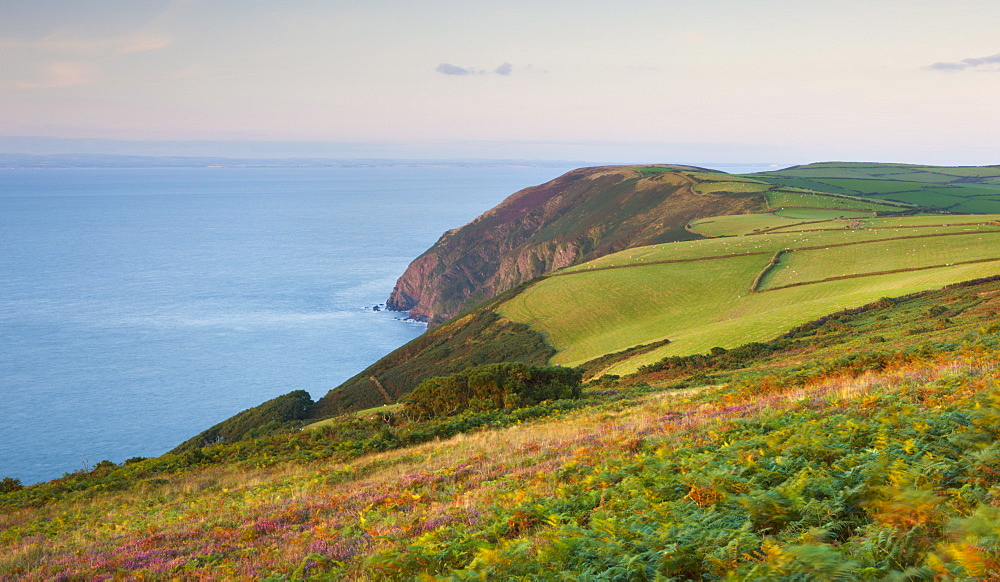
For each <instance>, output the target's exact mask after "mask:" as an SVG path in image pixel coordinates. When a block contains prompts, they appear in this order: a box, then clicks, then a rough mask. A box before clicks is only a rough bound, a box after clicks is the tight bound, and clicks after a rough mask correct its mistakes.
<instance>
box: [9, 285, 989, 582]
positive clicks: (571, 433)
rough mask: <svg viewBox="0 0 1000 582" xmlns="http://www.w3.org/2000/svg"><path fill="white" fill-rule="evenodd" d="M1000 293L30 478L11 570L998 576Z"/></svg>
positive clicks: (56, 573)
mask: <svg viewBox="0 0 1000 582" xmlns="http://www.w3.org/2000/svg"><path fill="white" fill-rule="evenodd" d="M998 311H1000V283H998V282H995V281H994V282H990V283H984V284H979V285H973V286H965V287H960V288H956V289H950V290H946V291H944V292H932V293H928V294H924V295H923V296H919V297H913V298H910V299H907V300H903V301H898V302H886V304H885V305H884V306H880V307H873V308H871V309H869V310H866V311H862V312H859V313H856V314H840V315H837V316H836V317H833V318H828V319H826V320H823V321H820V322H816V324H815V325H813V326H811V327H808V328H803V329H800V330H798V331H797V332H796V338H795V339H793V340H787V341H785V343H784V344H783V345H784V347H782V348H778V351H776V352H774V353H773V354H772V356H771V357H770V358H765V359H761V360H759V361H758V362H757V363H756V366H755V367H754V368H750V369H745V370H736V371H732V370H716V369H711V368H709V369H704V370H701V371H700V372H701V373H702V374H705V373H707V374H709V375H710V377H709V378H708V380H709V381H710V382H719V381H723V382H724V383H725V385H709V386H704V387H701V388H692V389H687V390H680V391H676V390H674V391H666V392H657V391H655V390H653V391H651V390H650V389H649V388H642V387H641V386H636V387H634V388H627V387H625V386H624V385H622V386H617V387H612V388H611V389H608V388H607V387H604V388H598V389H594V390H593V391H591V392H590V395H589V396H588V398H587V400H586V401H585V402H583V403H582V406H581V407H577V408H574V409H567V410H564V411H562V412H559V411H557V410H553V411H552V412H551V413H550V414H551V415H550V416H549V417H548V418H546V419H536V420H531V421H525V423H524V424H518V425H516V426H508V427H507V428H501V429H498V430H488V431H483V432H474V433H467V434H462V435H460V436H457V437H454V438H451V439H447V440H443V441H434V442H428V443H425V444H421V445H416V446H412V447H408V448H401V449H399V450H393V451H388V452H383V453H377V454H373V455H368V456H363V457H357V458H352V457H350V456H344V455H340V454H329V453H326V454H318V453H320V452H321V451H324V450H327V449H329V448H330V447H331V442H335V441H336V439H337V435H336V434H335V433H333V432H331V431H323V430H319V431H308V432H303V433H297V434H295V435H289V436H285V437H274V438H271V439H266V440H264V441H262V442H261V443H259V444H256V445H254V446H253V447H251V446H249V445H244V446H243V448H242V449H240V450H242V451H243V452H242V453H241V454H240V456H239V459H241V460H239V461H236V460H232V461H226V462H218V461H214V462H213V460H212V459H213V458H217V457H218V458H222V457H226V456H231V455H232V454H233V453H232V452H230V451H235V450H237V449H236V447H235V446H230V447H228V448H223V449H219V451H214V452H213V451H207V452H206V456H205V458H203V459H202V461H201V462H200V464H193V465H188V466H186V467H184V468H181V469H161V471H160V472H159V473H155V474H149V473H148V471H149V470H150V467H151V466H153V465H154V464H155V463H156V461H155V460H150V461H144V462H140V463H135V464H133V465H129V466H126V467H122V468H119V469H117V470H118V471H122V472H124V471H127V470H132V471H135V472H136V474H139V471H140V469H142V470H145V471H146V473H142V474H143V475H144V476H143V478H142V480H139V479H135V480H134V481H133V482H131V483H126V484H125V486H124V487H123V489H124V490H120V491H115V490H109V488H108V487H107V486H106V485H104V484H106V483H108V480H107V479H106V477H105V476H106V475H107V472H105V473H103V474H99V473H98V472H96V471H95V474H94V475H93V476H83V475H80V476H77V477H76V478H75V481H74V480H73V479H67V483H75V485H74V486H73V487H72V488H66V489H65V491H64V493H62V494H61V497H58V498H56V499H54V500H52V501H50V502H48V503H46V504H44V505H42V506H40V507H35V508H31V507H28V508H23V506H22V505H20V504H19V501H18V500H19V499H30V498H31V496H30V494H32V493H34V490H35V489H38V490H41V489H43V488H44V487H46V486H48V484H43V485H40V486H35V487H31V488H28V489H25V490H23V491H21V492H18V493H15V494H8V495H0V504H2V505H0V506H2V507H3V511H2V512H0V577H4V578H10V579H22V580H43V579H56V578H60V577H66V578H68V579H74V578H79V579H97V578H105V577H114V576H118V577H121V578H133V579H137V578H140V577H146V578H153V579H167V578H172V577H178V578H190V579H195V578H197V579H206V580H222V579H235V578H239V579H244V578H256V579H259V578H265V577H268V576H272V577H275V579H289V580H290V579H306V578H309V579H320V580H322V579H328V580H408V579H415V578H417V577H419V576H421V575H424V576H429V578H427V579H467V580H477V579H515V578H516V577H518V576H529V577H536V578H537V577H541V578H545V579H560V578H567V577H568V578H572V579H651V578H652V577H653V576H654V575H655V574H656V573H657V572H659V573H660V574H662V575H663V576H665V577H668V578H669V577H675V578H678V579H705V578H712V577H722V576H725V575H727V574H728V575H730V576H731V578H730V579H733V580H762V579H774V580H778V579H793V578H795V579H834V578H841V579H851V580H881V579H886V578H887V577H888V576H890V575H903V572H904V571H906V574H905V575H906V576H907V577H908V579H931V578H932V577H934V576H938V579H972V578H986V577H990V576H997V575H1000V566H998V564H1000V543H998V542H1000V528H998V526H997V524H998V523H1000V515H998V514H997V510H996V508H995V499H996V496H997V494H1000V462H998V460H997V459H998V458H1000V456H998V451H1000V441H998V437H1000V434H998V433H997V431H996V420H997V419H998V418H1000V395H998V394H997V391H996V386H997V384H998V383H1000V370H998V368H997V365H996V362H997V361H998V360H1000V352H998V349H1000V335H998V332H1000V326H997V325H993V322H995V321H996V315H997V312H998ZM914 327H919V328H923V329H926V331H921V332H919V333H917V334H910V335H907V334H906V333H905V332H907V331H912V330H913V328H914ZM888 331H895V332H898V337H897V336H890V337H888V338H884V337H882V334H883V333H887V332H888ZM931 339H933V340H936V343H930V342H928V341H927V340H931ZM873 340H878V341H877V343H872V342H873ZM949 340H950V341H952V342H955V343H951V344H944V343H941V342H944V341H949ZM915 342H920V343H919V345H914V343H915ZM865 346H867V347H868V348H869V352H870V350H871V349H875V350H878V352H870V353H867V354H866V353H864V352H865V351H866V350H865ZM859 347H860V349H859ZM901 348H906V349H907V350H908V351H906V352H898V351H896V350H897V349H901ZM859 356H860V357H859ZM817 358H823V359H819V360H817ZM831 358H834V359H831ZM702 377H703V378H704V376H702ZM644 378H648V379H650V380H652V379H653V374H649V375H647V376H646V377H644ZM640 379H643V378H636V379H633V380H640ZM678 379H682V378H673V379H672V380H669V381H670V382H677V381H678ZM356 422H361V421H356ZM393 430H394V431H396V432H397V433H398V434H404V427H395V428H394V429H393ZM88 479H89V481H88Z"/></svg>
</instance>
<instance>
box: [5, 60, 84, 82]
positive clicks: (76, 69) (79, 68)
mask: <svg viewBox="0 0 1000 582" xmlns="http://www.w3.org/2000/svg"><path fill="white" fill-rule="evenodd" d="M95 78H96V70H95V68H94V66H93V65H91V64H90V63H85V62H70V61H59V62H50V63H45V64H43V65H41V66H40V67H39V69H38V72H37V73H36V75H35V78H34V79H32V80H31V81H18V82H17V83H15V84H14V86H15V87H17V88H18V89H49V88H55V87H79V86H81V85H89V84H91V83H93V82H94V80H95Z"/></svg>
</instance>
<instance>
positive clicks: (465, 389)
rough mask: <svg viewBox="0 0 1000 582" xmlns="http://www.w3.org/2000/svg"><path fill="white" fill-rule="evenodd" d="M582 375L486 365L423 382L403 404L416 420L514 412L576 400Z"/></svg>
mask: <svg viewBox="0 0 1000 582" xmlns="http://www.w3.org/2000/svg"><path fill="white" fill-rule="evenodd" d="M582 376H583V374H582V372H581V371H580V370H578V369H575V368H563V367H561V366H546V367H543V366H528V365H526V364H522V363H518V362H511V363H504V364H487V365H485V366H476V367H473V368H468V369H466V370H464V371H462V372H459V373H458V374H452V375H450V376H437V377H434V378H429V379H427V380H424V381H423V382H421V383H420V385H419V386H417V389H416V390H414V391H413V392H411V393H410V394H409V395H408V396H407V397H406V399H405V400H404V403H405V404H406V408H407V411H408V412H409V413H410V414H411V415H413V416H415V417H417V418H429V417H435V416H451V415H455V414H458V413H460V412H463V411H466V410H500V409H513V408H519V407H522V406H530V405H532V404H537V403H539V402H542V401H545V400H560V399H563V398H579V397H580V393H581V388H580V383H581V381H582V379H583V378H582Z"/></svg>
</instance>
